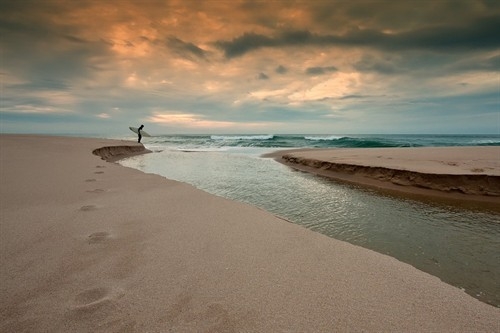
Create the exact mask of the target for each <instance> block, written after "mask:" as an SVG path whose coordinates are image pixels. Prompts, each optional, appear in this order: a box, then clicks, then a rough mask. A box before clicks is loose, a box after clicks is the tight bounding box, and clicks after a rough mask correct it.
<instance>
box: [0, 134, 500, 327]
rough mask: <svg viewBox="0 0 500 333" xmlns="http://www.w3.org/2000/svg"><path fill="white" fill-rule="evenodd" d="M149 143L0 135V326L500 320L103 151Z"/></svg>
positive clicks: (477, 305) (402, 271) (465, 299)
mask: <svg viewBox="0 0 500 333" xmlns="http://www.w3.org/2000/svg"><path fill="white" fill-rule="evenodd" d="M115 146H119V147H118V148H106V149H104V150H100V151H96V153H97V154H99V156H96V155H94V154H92V152H93V151H95V149H98V148H101V147H115ZM124 146H125V147H124ZM141 150H142V146H141V145H138V144H136V143H132V142H123V141H113V140H101V139H82V138H66V137H65V138H61V137H47V136H45V137H44V136H25V135H1V136H0V176H1V178H0V180H1V184H0V185H1V186H0V199H1V222H0V229H1V233H0V237H1V239H0V244H1V253H2V256H1V259H0V260H1V262H0V267H2V269H1V272H0V274H1V275H0V280H1V281H2V283H1V284H0V318H1V320H0V331H2V332H18V331H31V332H46V331H50V332H69V331H79V332H82V331H83V332H89V331H92V332H165V331H172V332H284V331H285V332H290V331H291V332H332V331H340V332H341V331H356V332H359V331H366V332H373V331H384V332H401V331H405V332H423V331H439V332H497V331H500V309H498V308H495V307H493V306H490V305H487V304H484V303H481V302H480V301H478V300H476V299H474V298H472V297H470V296H469V295H467V294H466V293H465V292H463V291H461V290H459V289H457V288H455V287H452V286H450V285H447V284H445V283H443V282H442V281H440V280H439V279H438V278H436V277H433V276H430V275H428V274H426V273H423V272H421V271H418V270H417V269H415V268H413V267H411V266H409V265H407V264H404V263H401V262H399V261H397V260H395V259H393V258H391V257H388V256H385V255H382V254H378V253H375V252H373V251H370V250H366V249H363V248H360V247H357V246H353V245H351V244H348V243H345V242H341V241H337V240H334V239H331V238H328V237H326V236H323V235H321V234H318V233H315V232H312V231H310V230H307V229H305V228H302V227H300V226H297V225H294V224H291V223H288V222H286V221H284V220H282V219H280V218H277V217H275V216H273V215H272V214H269V213H267V212H265V211H262V210H260V209H258V208H255V207H252V206H250V205H246V204H242V203H238V202H234V201H231V200H227V199H223V198H220V197H217V196H214V195H211V194H208V193H205V192H203V191H200V190H197V189H195V188H194V187H192V186H190V185H187V184H184V183H180V182H176V181H172V180H168V179H165V178H163V177H160V176H157V175H151V174H144V173H142V172H140V171H138V170H134V169H129V168H125V167H122V166H120V165H117V164H115V163H109V162H106V161H104V160H102V159H101V156H105V157H107V158H117V155H121V156H125V155H126V154H129V153H132V154H136V153H141ZM118 157H120V156H118Z"/></svg>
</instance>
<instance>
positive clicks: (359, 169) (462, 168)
mask: <svg viewBox="0 0 500 333" xmlns="http://www.w3.org/2000/svg"><path fill="white" fill-rule="evenodd" d="M270 157H274V158H276V160H277V161H279V162H281V163H284V164H286V165H289V166H291V167H293V168H296V169H299V170H303V171H308V172H312V173H316V174H320V175H323V176H327V177H331V178H334V179H338V180H342V181H348V182H352V183H359V184H365V185H369V186H374V187H379V188H383V189H388V190H393V191H398V192H406V193H410V194H420V195H427V196H437V197H444V198H450V199H457V200H463V201H478V202H483V203H486V204H488V203H489V204H490V206H491V207H494V205H496V204H498V205H500V147H425V148H369V149H366V148H358V149H352V148H351V149H300V150H292V151H281V152H276V153H273V154H271V155H270Z"/></svg>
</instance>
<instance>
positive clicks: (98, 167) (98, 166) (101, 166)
mask: <svg viewBox="0 0 500 333" xmlns="http://www.w3.org/2000/svg"><path fill="white" fill-rule="evenodd" d="M96 168H97V169H100V168H105V166H104V165H97V166H96Z"/></svg>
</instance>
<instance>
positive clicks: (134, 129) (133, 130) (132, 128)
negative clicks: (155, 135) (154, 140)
mask: <svg viewBox="0 0 500 333" xmlns="http://www.w3.org/2000/svg"><path fill="white" fill-rule="evenodd" d="M129 128H130V130H131V131H132V132H134V133H135V134H139V129H138V128H137V127H129ZM141 135H142V136H151V135H149V134H148V133H147V132H145V131H143V130H141Z"/></svg>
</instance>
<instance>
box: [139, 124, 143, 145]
mask: <svg viewBox="0 0 500 333" xmlns="http://www.w3.org/2000/svg"><path fill="white" fill-rule="evenodd" d="M143 128H144V125H141V127H139V128H138V129H137V135H138V136H139V140H137V143H141V139H142V135H141V130H142V129H143Z"/></svg>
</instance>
